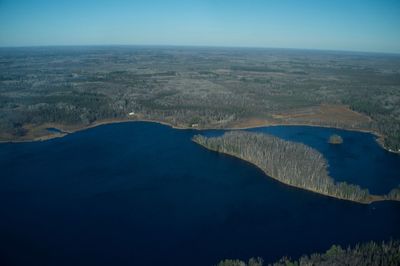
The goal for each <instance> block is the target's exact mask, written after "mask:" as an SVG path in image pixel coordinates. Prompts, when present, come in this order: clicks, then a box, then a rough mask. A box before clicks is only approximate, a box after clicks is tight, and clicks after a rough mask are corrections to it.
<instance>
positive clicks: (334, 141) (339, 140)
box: [328, 134, 343, 145]
mask: <svg viewBox="0 0 400 266" xmlns="http://www.w3.org/2000/svg"><path fill="white" fill-rule="evenodd" d="M328 142H329V144H334V145H338V144H342V143H343V138H342V137H341V136H339V135H337V134H333V135H331V136H330V137H329V140H328Z"/></svg>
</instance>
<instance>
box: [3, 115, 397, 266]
mask: <svg viewBox="0 0 400 266" xmlns="http://www.w3.org/2000/svg"><path fill="white" fill-rule="evenodd" d="M252 130H256V131H262V132H266V133H271V134H275V135H277V136H280V137H282V138H285V139H289V140H293V141H301V142H304V143H305V144H308V145H310V146H312V147H314V148H316V149H318V150H319V151H320V152H322V153H323V154H324V155H325V156H326V158H327V160H328V161H329V164H330V168H329V170H330V172H331V175H332V176H333V177H334V178H335V179H337V180H346V181H349V182H351V183H355V184H359V185H361V186H362V187H365V188H369V189H370V191H371V192H373V193H386V192H387V191H389V190H390V189H391V188H393V187H395V186H397V185H398V184H399V183H400V176H399V174H398V173H399V170H400V169H399V168H400V156H398V155H395V154H391V153H389V152H386V151H385V150H383V149H381V148H380V147H379V145H378V144H377V143H376V141H375V139H374V136H372V135H371V134H366V133H359V132H350V131H343V130H336V129H329V128H318V127H297V126H288V127H269V128H258V129H252ZM197 133H201V134H206V135H210V134H211V135H212V134H220V132H218V131H200V132H199V131H192V130H176V129H172V128H170V127H167V126H163V125H159V124H154V123H145V122H136V123H121V124H111V125H106V126H100V127H97V128H92V129H89V130H85V131H81V132H78V133H75V134H71V135H68V136H66V137H64V138H59V139H53V140H49V141H45V142H32V143H19V144H11V143H10V144H0V213H1V217H0V218H1V219H0V264H1V265H213V264H215V263H217V262H218V261H219V260H220V259H224V258H241V259H247V258H249V257H252V256H261V257H263V258H264V259H265V261H266V262H272V261H274V260H276V259H279V258H280V257H282V256H290V257H298V256H300V255H301V254H304V253H311V252H319V251H324V250H325V249H327V248H329V247H330V246H331V245H332V244H341V245H345V246H347V245H349V244H351V245H353V244H355V243H358V242H363V241H368V240H388V239H390V238H400V226H399V224H400V202H379V203H374V204H371V205H363V204H357V203H352V202H348V201H342V200H337V199H333V198H329V197H324V196H321V195H318V194H315V193H311V192H307V191H303V190H299V189H295V188H291V187H288V186H285V185H283V184H280V183H279V182H276V181H274V180H272V179H271V178H268V177H266V176H265V175H264V174H263V173H262V172H261V171H260V170H259V169H257V168H255V167H253V166H252V165H250V164H249V163H246V162H244V161H241V160H239V159H236V158H233V157H229V156H225V155H221V154H217V153H214V152H211V151H208V150H206V149H204V148H202V147H200V146H198V145H196V144H195V143H193V142H191V140H190V139H191V137H192V136H193V135H194V134H197ZM332 133H338V134H340V135H341V136H342V137H343V139H344V143H343V144H342V145H338V146H336V145H330V144H328V143H327V139H328V137H329V136H330V134H332Z"/></svg>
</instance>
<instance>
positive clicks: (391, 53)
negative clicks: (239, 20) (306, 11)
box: [0, 44, 400, 55]
mask: <svg viewBox="0 0 400 266" xmlns="http://www.w3.org/2000/svg"><path fill="white" fill-rule="evenodd" d="M121 46H125V47H132V46H136V47H181V48H222V49H224V48H225V49H235V48H237V49H271V50H299V51H319V52H344V53H360V54H382V55H400V52H383V51H371V50H368V51H365V50H346V49H324V48H298V47H271V46H256V45H255V46H252V45H204V44H199V45H197V44H38V45H4V46H3V45H0V49H10V48H11V49H13V48H15V49H18V48H51V47H121Z"/></svg>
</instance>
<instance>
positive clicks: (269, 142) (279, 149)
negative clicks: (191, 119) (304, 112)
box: [193, 131, 383, 203]
mask: <svg viewBox="0 0 400 266" xmlns="http://www.w3.org/2000/svg"><path fill="white" fill-rule="evenodd" d="M193 141H195V142H196V143H198V144H200V145H202V146H204V147H206V148H208V149H210V150H213V151H217V152H221V153H225V154H229V155H233V156H235V157H238V158H241V159H243V160H246V161H248V162H251V163H253V164H254V165H256V166H258V167H259V168H260V169H261V170H263V171H264V172H265V173H266V174H267V175H269V176H271V177H272V178H275V179H277V180H279V181H280V182H283V183H285V184H288V185H291V186H295V187H299V188H303V189H306V190H310V191H314V192H317V193H321V194H324V195H328V196H332V197H336V198H339V199H345V200H351V201H356V202H361V203H370V202H372V201H374V200H377V199H378V200H379V199H382V198H383V197H381V196H373V195H370V193H369V191H368V190H367V189H362V188H360V187H359V186H357V185H352V184H347V183H346V182H340V183H336V182H335V181H334V180H333V179H332V177H330V176H329V174H328V171H327V166H328V164H327V162H326V160H325V158H324V157H323V155H322V154H321V153H319V152H318V151H317V150H315V149H313V148H311V147H309V146H306V145H304V144H301V143H296V142H291V141H285V140H282V139H280V138H277V137H274V136H272V135H267V134H262V133H253V132H246V131H230V132H227V133H225V134H224V135H223V136H220V137H210V138H207V137H204V136H202V135H195V136H194V137H193Z"/></svg>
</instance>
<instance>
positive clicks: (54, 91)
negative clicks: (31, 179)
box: [0, 46, 400, 151]
mask: <svg viewBox="0 0 400 266" xmlns="http://www.w3.org/2000/svg"><path fill="white" fill-rule="evenodd" d="M325 104H330V105H334V106H346V107H348V108H350V109H352V110H355V111H357V112H360V113H362V114H364V115H366V116H368V117H369V118H371V119H369V120H368V119H347V120H346V119H345V116H344V115H342V114H341V113H340V112H339V111H338V112H335V111H333V117H332V116H331V117H330V118H329V119H326V118H324V117H323V116H322V117H313V116H312V115H313V113H314V112H315V110H316V109H315V108H317V107H318V106H321V105H325ZM0 113H1V116H0V139H2V140H19V139H29V138H32V134H33V133H34V132H35V130H37V128H40V126H42V125H45V124H57V125H61V126H64V128H68V127H79V126H87V125H91V124H93V123H96V122H98V121H102V120H110V119H111V120H112V119H152V120H158V121H163V122H168V123H170V124H172V125H176V126H187V127H191V126H196V127H199V128H204V127H213V128H226V127H229V126H231V125H233V124H235V123H238V122H240V121H243V120H246V119H253V118H257V119H266V120H268V121H272V122H278V123H279V122H285V123H306V124H307V123H309V124H310V123H312V124H317V125H327V126H335V127H344V128H363V129H370V130H374V131H377V132H380V133H381V134H383V135H384V136H385V139H384V143H385V145H386V147H388V148H390V149H392V150H396V151H397V150H399V149H400V56H398V55H387V54H366V53H347V52H331V51H325V52H322V51H302V50H284V49H245V48H241V49H239V48H190V47H140V46H137V47H135V46H115V47H101V46H97V47H43V48H40V47H38V48H0ZM129 113H132V114H134V115H133V116H129V115H128V114H129ZM282 114H289V116H282ZM290 114H291V115H290ZM299 114H303V115H304V118H302V119H299ZM42 133H43V132H42ZM42 133H38V134H42Z"/></svg>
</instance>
